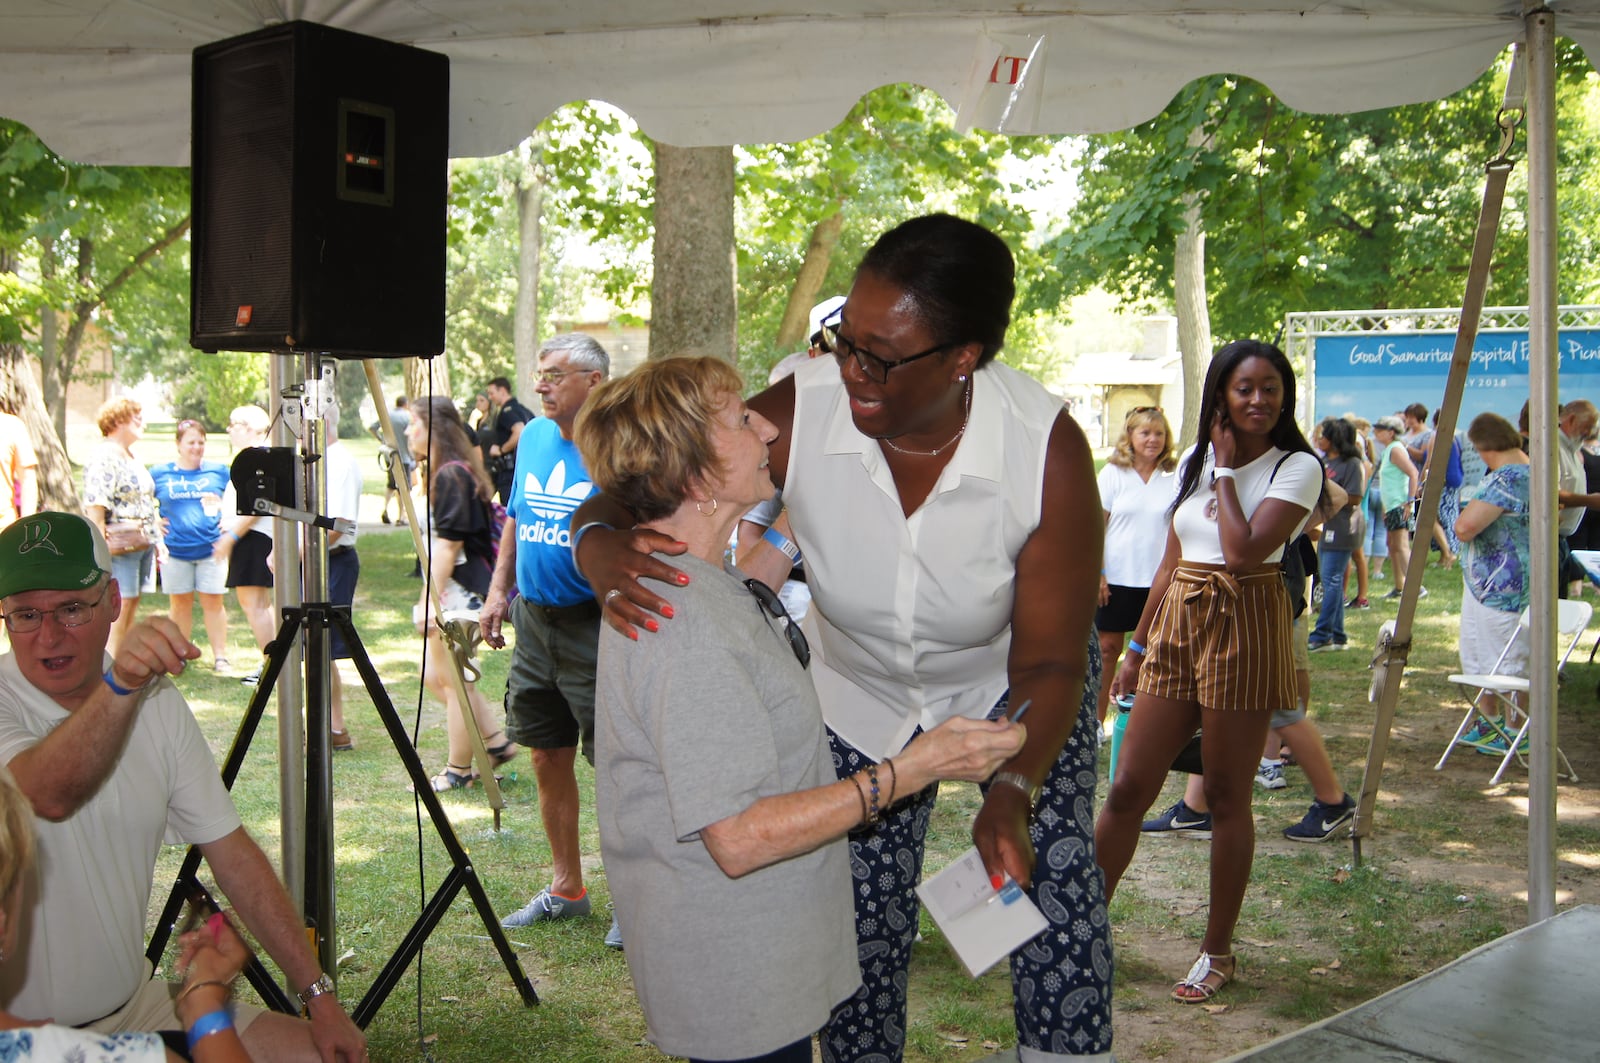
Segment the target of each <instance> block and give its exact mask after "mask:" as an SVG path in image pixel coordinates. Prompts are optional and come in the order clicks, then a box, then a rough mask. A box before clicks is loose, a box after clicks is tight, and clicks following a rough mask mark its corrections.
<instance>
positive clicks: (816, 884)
mask: <svg viewBox="0 0 1600 1063" xmlns="http://www.w3.org/2000/svg"><path fill="white" fill-rule="evenodd" d="M663 560H665V561H666V562H667V563H669V564H673V565H676V566H678V567H680V568H682V569H683V570H684V571H685V572H687V573H688V574H689V577H690V583H689V585H688V586H687V587H671V586H667V587H664V588H657V589H658V591H659V593H660V594H661V596H662V597H664V598H666V599H667V600H668V601H669V602H671V603H672V606H673V610H674V618H673V619H672V620H671V621H668V622H666V623H663V624H662V625H661V630H660V632H659V633H656V634H650V635H644V636H643V637H641V639H640V640H639V641H638V642H632V641H630V640H628V639H625V638H623V637H622V636H621V635H618V634H617V633H616V632H615V631H612V630H611V629H610V628H609V627H602V629H601V633H600V663H599V668H598V672H597V675H596V682H595V717H596V719H595V751H596V757H597V760H596V762H595V791H596V794H595V809H596V813H597V817H598V820H599V825H600V851H601V855H602V857H603V858H604V860H605V866H606V876H607V879H608V880H609V882H610V885H611V895H612V899H613V901H614V902H615V904H616V912H617V920H618V922H619V923H620V924H621V926H622V930H623V934H624V935H626V937H627V940H628V950H627V958H628V967H629V969H630V971H631V973H632V975H633V983H634V988H635V990H636V991H637V993H638V996H639V1003H640V1006H641V1007H642V1008H643V1010H644V1015H645V1020H646V1023H647V1024H648V1026H649V1033H650V1040H651V1041H653V1042H654V1043H655V1045H656V1046H657V1047H658V1048H660V1049H661V1050H662V1051H663V1052H667V1053H669V1054H671V1055H677V1056H697V1057H709V1058H717V1059H722V1058H743V1057H746V1056H754V1055H761V1054H764V1053H766V1052H770V1051H772V1050H773V1049H776V1048H781V1047H782V1046H784V1045H787V1044H790V1043H792V1042H794V1041H797V1040H799V1039H801V1038H803V1037H808V1036H810V1035H811V1034H813V1033H815V1032H816V1031H817V1030H818V1029H820V1028H821V1027H822V1025H823V1023H825V1022H826V1021H827V1018H828V1015H829V1012H830V1011H831V1010H832V1008H833V1007H834V1005H836V1004H838V1003H839V1002H840V1001H841V1000H843V999H845V998H846V997H848V996H850V995H851V994H852V993H854V992H855V991H856V989H857V988H858V987H859V986H860V981H861V978H860V968H859V965H858V963H857V960H856V942H855V927H854V917H853V915H852V912H851V896H850V871H849V858H848V849H847V847H846V845H845V843H844V841H843V840H842V839H840V840H836V841H833V842H829V843H828V844H826V845H823V846H822V847H821V848H818V849H815V850H813V851H811V852H809V853H805V854H803V855H801V856H796V857H793V858H791V859H789V860H785V861H783V862H781V863H778V864H774V865H772V866H770V867H765V868H762V869H760V870H758V871H753V872H751V873H750V874H748V875H745V876H743V877H742V878H739V879H731V878H729V877H728V876H727V875H726V874H724V873H723V871H722V869H721V868H719V867H718V866H717V864H716V861H714V860H713V859H712V858H711V854H710V852H709V851H707V849H706V847H705V844H704V843H703V842H702V841H701V840H700V836H699V831H700V829H701V828H702V827H705V826H708V825H710V824H712V823H716V822H718V821H719V820H722V819H726V818H727V817H729V816H733V815H736V814H738V813H739V812H742V811H744V810H745V809H746V808H748V807H749V806H750V805H752V804H753V803H755V801H756V800H758V799H759V798H762V797H769V796H773V795H777V794H783V793H789V792H791V791H795V790H804V789H808V788H810V787H814V786H823V785H826V784H828V783H832V782H834V781H835V775H834V771H833V763H832V758H831V757H830V755H829V752H828V744H827V734H826V731H825V729H824V727H823V724H822V713H821V710H820V708H819V707H818V704H817V696H816V692H815V690H814V689H813V687H812V685H811V681H810V679H809V677H808V676H807V675H806V673H805V672H804V671H803V670H802V669H801V667H800V664H799V662H798V661H797V660H796V659H795V657H794V654H793V653H792V652H791V650H790V648H789V644H788V641H787V640H786V639H785V637H784V635H783V631H782V625H781V623H779V622H777V621H771V620H769V619H768V618H767V615H766V613H765V612H764V611H763V610H762V609H761V606H760V604H759V603H758V602H757V601H756V599H755V597H754V596H753V595H751V594H750V592H749V591H748V590H746V588H745V587H744V586H743V581H744V578H745V577H744V575H743V574H742V573H740V572H738V571H737V570H736V569H731V568H730V569H727V570H722V569H718V568H715V567H713V566H711V565H708V564H706V563H705V562H704V561H701V560H699V559H697V558H694V557H691V556H687V555H685V556H682V557H663Z"/></svg>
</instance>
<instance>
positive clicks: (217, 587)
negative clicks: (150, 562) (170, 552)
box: [161, 557, 228, 594]
mask: <svg viewBox="0 0 1600 1063" xmlns="http://www.w3.org/2000/svg"><path fill="white" fill-rule="evenodd" d="M227 582H228V566H227V565H226V564H224V563H223V562H221V561H218V560H217V559H216V558H214V557H202V558H201V559H200V560H198V561H184V560H183V559H181V558H177V557H169V558H167V559H166V560H165V561H163V562H162V563H161V589H162V590H163V591H165V592H166V593H168V594H193V593H194V592H195V591H199V592H200V593H201V594H222V593H223V592H225V591H226V590H227V589H228V588H227Z"/></svg>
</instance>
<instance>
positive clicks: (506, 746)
mask: <svg viewBox="0 0 1600 1063" xmlns="http://www.w3.org/2000/svg"><path fill="white" fill-rule="evenodd" d="M505 734H506V733H505V732H504V731H496V732H495V733H494V734H493V735H490V736H489V737H490V738H493V737H494V735H499V736H500V737H502V738H505ZM483 748H484V750H485V751H486V752H487V753H488V754H489V759H490V760H491V761H493V762H494V766H495V767H497V768H498V767H499V766H500V765H502V764H504V763H506V762H507V761H510V760H514V759H516V756H517V754H518V753H521V752H522V747H521V746H519V745H517V744H516V743H515V742H513V741H512V740H511V739H509V738H506V740H505V741H504V742H501V743H500V744H499V745H497V746H491V745H488V744H485V745H484V747H483Z"/></svg>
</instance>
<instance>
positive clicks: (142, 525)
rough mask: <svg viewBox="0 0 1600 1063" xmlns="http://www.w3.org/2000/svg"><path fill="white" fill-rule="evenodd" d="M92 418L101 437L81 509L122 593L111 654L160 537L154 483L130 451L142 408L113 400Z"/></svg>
mask: <svg viewBox="0 0 1600 1063" xmlns="http://www.w3.org/2000/svg"><path fill="white" fill-rule="evenodd" d="M95 423H96V424H97V425H98V426H99V428H100V434H101V435H102V436H104V437H105V439H104V440H102V441H101V443H100V445H99V446H98V447H96V448H95V451H94V453H93V454H91V455H90V456H89V464H88V467H87V468H85V469H84V471H83V506H84V509H83V513H84V516H86V517H88V518H89V519H90V520H92V521H94V523H95V524H97V525H99V526H100V530H101V532H103V533H104V534H105V536H106V541H107V542H108V543H109V544H110V546H111V578H112V579H114V580H116V581H117V590H118V591H119V592H120V593H121V594H122V613H121V614H120V615H119V616H118V617H117V620H116V623H114V624H112V625H111V641H110V643H109V644H108V645H107V646H106V651H107V652H108V653H111V654H113V655H115V654H116V652H117V646H118V645H119V644H120V643H121V642H122V636H123V634H124V633H125V632H126V631H127V630H128V629H129V628H130V627H132V626H133V614H134V613H135V612H137V611H138V609H139V592H140V589H141V588H142V587H143V586H144V584H145V581H146V580H147V579H149V578H150V573H151V571H152V569H153V567H154V565H155V558H156V544H157V542H158V541H159V539H160V537H161V527H160V525H161V521H160V512H159V509H158V507H157V505H156V485H155V481H154V480H152V479H151V478H150V470H148V469H146V468H145V467H144V466H143V465H142V464H140V463H139V460H138V459H137V458H135V457H134V456H133V444H134V443H135V442H137V441H138V440H139V439H140V438H141V437H143V436H144V412H143V409H142V408H141V407H140V405H139V404H138V403H137V402H134V401H133V400H132V399H127V398H122V399H112V400H111V401H109V402H107V403H106V404H105V405H103V406H101V407H100V412H99V414H97V415H96V417H95Z"/></svg>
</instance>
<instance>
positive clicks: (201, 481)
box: [150, 461, 228, 561]
mask: <svg viewBox="0 0 1600 1063" xmlns="http://www.w3.org/2000/svg"><path fill="white" fill-rule="evenodd" d="M150 478H151V479H152V480H154V481H155V484H156V501H157V502H159V503H161V515H162V516H163V517H164V518H166V519H167V520H168V521H169V522H170V523H169V524H168V525H167V531H166V534H165V536H164V538H165V540H166V543H167V552H168V553H169V554H171V555H172V556H173V557H175V558H177V559H178V560H180V561H203V560H205V559H206V558H208V557H210V556H211V547H212V545H213V544H215V543H216V541H217V539H218V538H220V537H221V535H222V492H223V491H225V490H227V488H228V467H227V466H226V465H224V464H222V463H221V462H220V461H202V462H201V463H200V467H199V468H198V469H184V468H180V467H179V466H178V463H177V462H175V461H169V462H166V463H164V464H161V465H156V466H153V467H152V468H151V469H150ZM202 495H216V496H217V503H216V505H215V506H213V507H212V509H213V512H211V513H210V514H207V513H206V511H205V505H204V503H203V502H202V501H201V496H202Z"/></svg>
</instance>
